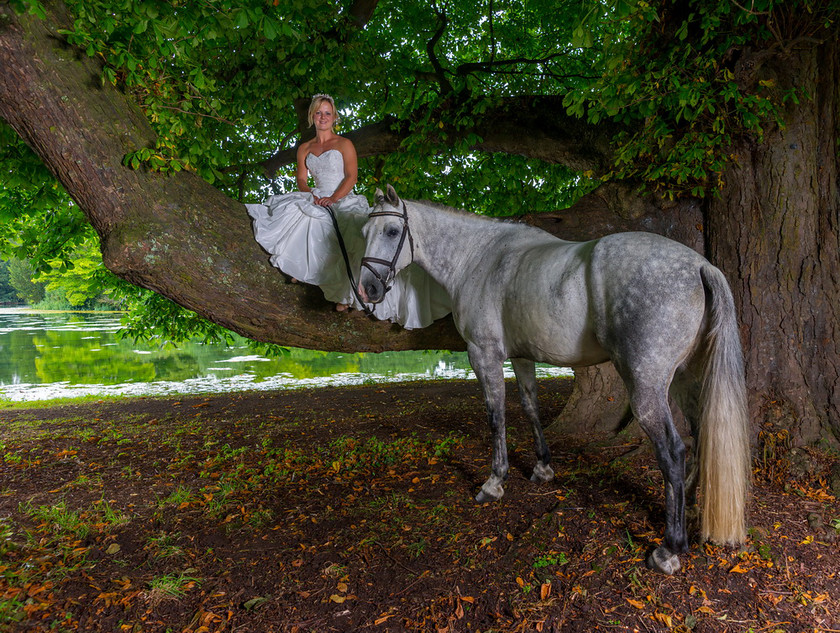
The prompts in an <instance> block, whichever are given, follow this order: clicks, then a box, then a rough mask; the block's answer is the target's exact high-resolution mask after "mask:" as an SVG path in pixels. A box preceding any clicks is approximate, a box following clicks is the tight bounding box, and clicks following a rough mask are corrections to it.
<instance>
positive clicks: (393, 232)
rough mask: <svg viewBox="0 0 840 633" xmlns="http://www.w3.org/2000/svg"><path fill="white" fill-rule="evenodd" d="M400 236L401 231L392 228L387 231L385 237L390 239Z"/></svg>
mask: <svg viewBox="0 0 840 633" xmlns="http://www.w3.org/2000/svg"><path fill="white" fill-rule="evenodd" d="M399 234H400V230H399V229H398V228H396V227H393V226H392V227H391V228H389V229H387V230H386V231H385V235H387V236H388V237H397V235H399Z"/></svg>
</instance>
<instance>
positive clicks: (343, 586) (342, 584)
mask: <svg viewBox="0 0 840 633" xmlns="http://www.w3.org/2000/svg"><path fill="white" fill-rule="evenodd" d="M337 589H338V590H339V591H340V592H341V593H347V583H345V582H340V583H338V586H337Z"/></svg>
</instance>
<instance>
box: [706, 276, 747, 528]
mask: <svg viewBox="0 0 840 633" xmlns="http://www.w3.org/2000/svg"><path fill="white" fill-rule="evenodd" d="M700 276H701V277H702V279H703V285H704V286H705V288H706V293H707V294H706V296H707V298H708V301H707V306H706V313H707V317H708V329H707V348H706V349H707V357H706V368H705V376H704V378H703V390H702V393H701V396H700V412H701V413H700V428H699V435H700V437H699V438H698V442H699V455H698V460H699V465H700V492H701V495H702V500H701V508H700V510H701V517H702V521H701V536H702V539H703V540H704V541H706V540H710V541H714V542H716V543H720V544H729V545H737V544H740V543H742V542H743V541H744V540H745V539H746V507H747V495H748V494H749V488H750V479H751V476H750V475H751V464H750V441H749V417H748V414H747V395H746V384H745V381H744V357H743V352H742V351H741V340H740V338H739V335H738V326H737V323H736V320H735V303H734V301H733V300H732V293H731V291H730V290H729V286H728V284H727V283H726V279H725V278H724V276H723V273H721V272H720V271H719V270H718V269H717V268H714V267H713V266H704V267H703V268H702V269H701V270H700Z"/></svg>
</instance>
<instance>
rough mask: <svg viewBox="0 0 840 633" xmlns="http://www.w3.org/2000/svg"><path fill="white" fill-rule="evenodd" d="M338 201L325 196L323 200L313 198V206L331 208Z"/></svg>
mask: <svg viewBox="0 0 840 633" xmlns="http://www.w3.org/2000/svg"><path fill="white" fill-rule="evenodd" d="M336 202H338V200H336V199H335V198H333V197H332V196H326V197H324V198H318V197H315V204H317V205H318V206H321V207H331V206H333V205H334V204H335V203H336Z"/></svg>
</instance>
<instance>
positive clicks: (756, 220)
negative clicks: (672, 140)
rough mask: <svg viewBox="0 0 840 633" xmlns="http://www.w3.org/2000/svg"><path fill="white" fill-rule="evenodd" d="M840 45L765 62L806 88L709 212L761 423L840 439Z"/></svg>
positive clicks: (744, 145)
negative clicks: (780, 125)
mask: <svg viewBox="0 0 840 633" xmlns="http://www.w3.org/2000/svg"><path fill="white" fill-rule="evenodd" d="M838 53H840V50H838V45H837V43H836V42H827V43H825V44H823V45H821V46H815V45H811V46H808V47H807V48H798V49H795V50H793V51H791V52H790V53H789V54H788V55H786V56H784V57H779V58H776V59H773V60H770V61H768V62H767V63H765V64H764V66H762V67H761V69H760V72H759V76H757V77H756V80H758V79H765V80H773V81H775V82H776V84H777V85H778V86H779V89H780V90H781V91H784V90H786V89H790V88H796V89H797V90H798V91H802V92H797V94H800V95H802V94H805V95H810V97H808V96H806V97H800V102H799V103H798V104H794V103H793V102H788V104H787V106H786V107H785V110H784V113H783V114H784V121H785V126H784V128H783V129H774V130H772V131H771V132H769V133H767V134H766V136H765V139H764V142H763V143H762V144H760V145H755V144H750V143H748V142H741V143H740V144H739V145H738V146H737V147H735V148H734V149H733V154H734V157H735V160H734V161H733V164H732V167H731V169H730V170H729V171H728V173H727V174H726V186H725V187H724V188H723V191H722V195H721V197H720V198H718V199H713V200H711V201H710V203H709V205H708V208H707V213H706V218H707V220H706V226H707V231H706V235H707V251H708V254H709V255H710V258H711V259H712V261H713V262H715V263H716V264H717V265H718V266H719V267H720V268H722V270H723V271H724V272H725V274H726V276H727V278H728V279H729V282H730V284H732V287H733V291H734V296H735V300H736V305H737V307H738V311H739V314H740V319H741V324H742V328H741V331H742V338H743V341H744V343H745V350H746V364H747V386H748V391H749V395H750V410H751V412H752V415H753V420H754V423H755V425H756V426H760V425H769V426H770V427H773V428H774V430H775V429H776V427H779V428H782V427H783V428H786V429H788V430H789V431H790V432H791V434H792V437H793V440H794V441H795V442H796V443H809V442H814V441H816V440H818V439H819V438H821V437H826V438H832V441H835V440H837V439H840V343H838V341H840V323H838V314H840V311H838V306H840V264H838V254H840V192H838V186H837V175H838V158H837V147H838V145H837V141H838V126H840V121H838V112H840V74H838ZM746 61H747V63H749V60H746ZM753 72H754V71H753ZM756 430H757V429H756ZM832 436H833V437H832Z"/></svg>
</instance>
